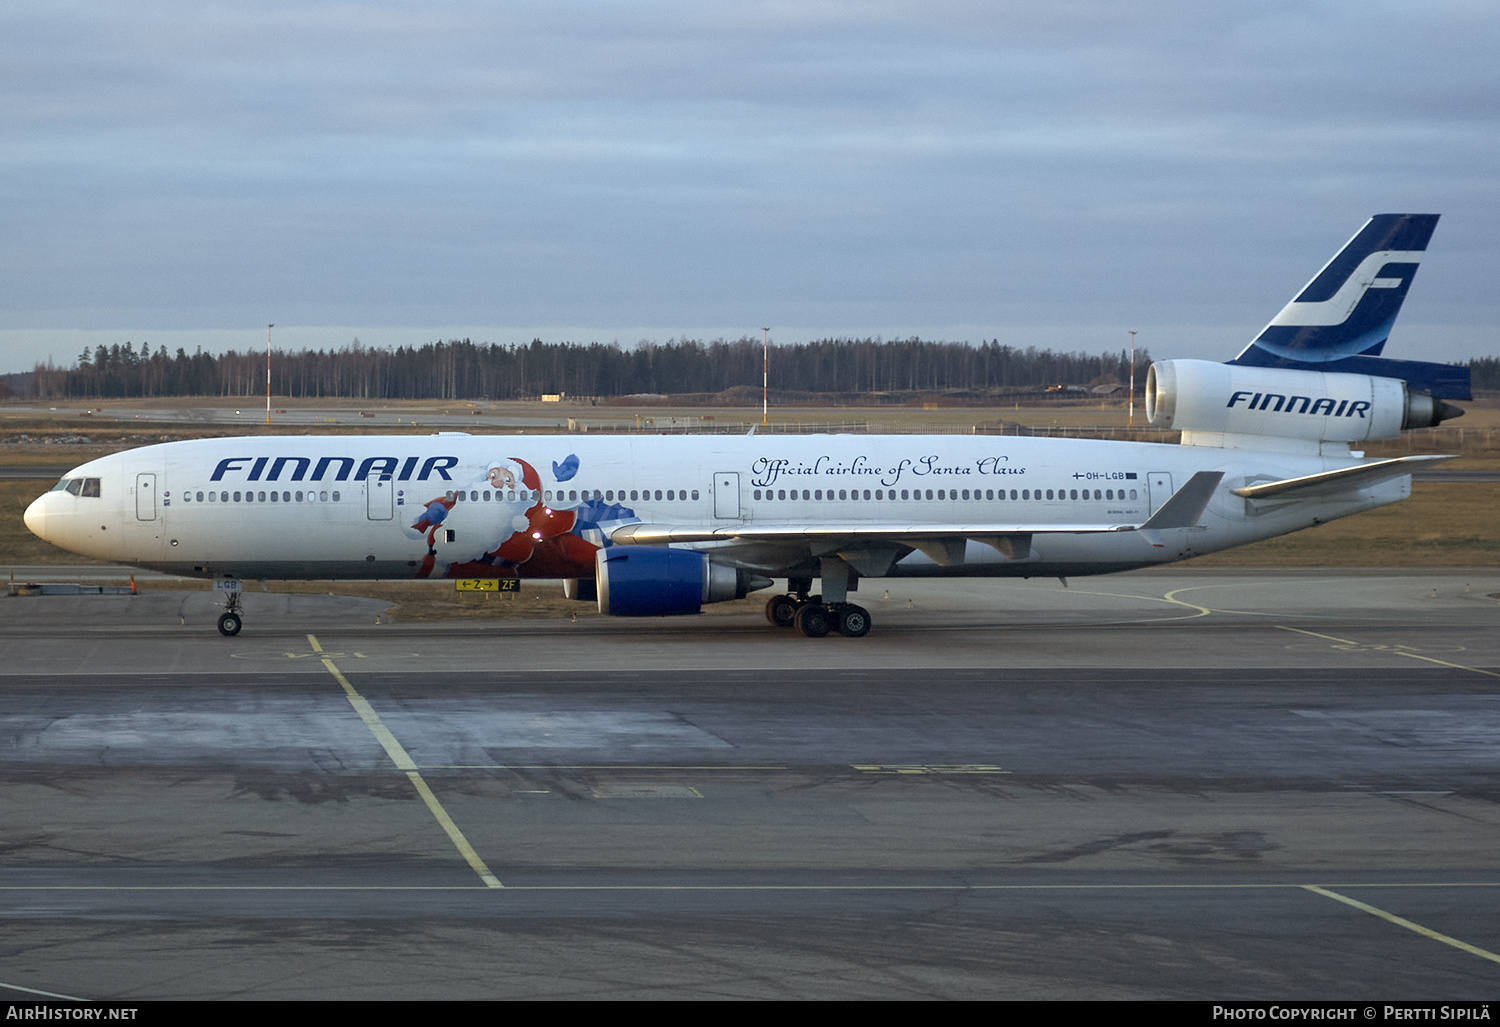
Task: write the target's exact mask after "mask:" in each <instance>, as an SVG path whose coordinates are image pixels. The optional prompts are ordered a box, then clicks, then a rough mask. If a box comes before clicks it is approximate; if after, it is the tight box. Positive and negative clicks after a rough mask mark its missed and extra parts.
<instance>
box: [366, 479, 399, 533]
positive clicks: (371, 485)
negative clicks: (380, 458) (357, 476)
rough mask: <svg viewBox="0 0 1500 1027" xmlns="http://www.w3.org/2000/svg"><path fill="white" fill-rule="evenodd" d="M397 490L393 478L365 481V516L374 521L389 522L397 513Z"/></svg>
mask: <svg viewBox="0 0 1500 1027" xmlns="http://www.w3.org/2000/svg"><path fill="white" fill-rule="evenodd" d="M395 493H396V490H395V488H394V487H393V486H392V484H391V476H390V475H389V474H382V475H380V476H379V477H378V478H366V479H365V515H366V516H367V517H368V518H369V519H370V520H372V521H388V520H390V519H391V518H393V517H394V516H395V515H396V513H395V511H396V505H395V504H396V495H395Z"/></svg>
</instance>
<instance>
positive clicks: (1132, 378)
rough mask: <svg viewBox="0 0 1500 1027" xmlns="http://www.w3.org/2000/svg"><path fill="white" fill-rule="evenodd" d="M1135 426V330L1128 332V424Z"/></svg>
mask: <svg viewBox="0 0 1500 1027" xmlns="http://www.w3.org/2000/svg"><path fill="white" fill-rule="evenodd" d="M1129 427H1131V428H1134V427H1135V332H1134V331H1132V332H1131V333H1130V424H1129Z"/></svg>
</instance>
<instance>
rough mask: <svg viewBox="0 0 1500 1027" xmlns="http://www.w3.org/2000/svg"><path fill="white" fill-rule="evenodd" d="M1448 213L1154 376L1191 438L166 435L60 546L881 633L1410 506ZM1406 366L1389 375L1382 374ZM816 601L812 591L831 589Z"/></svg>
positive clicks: (212, 570)
mask: <svg viewBox="0 0 1500 1027" xmlns="http://www.w3.org/2000/svg"><path fill="white" fill-rule="evenodd" d="M1436 223H1437V216H1436V215H1430V214H1382V215H1378V216H1376V217H1374V218H1372V219H1371V220H1370V221H1369V223H1367V224H1366V225H1365V226H1364V228H1363V229H1361V230H1360V232H1359V233H1358V234H1356V235H1355V237H1354V238H1353V239H1352V240H1350V242H1349V243H1348V244H1347V245H1346V246H1345V247H1344V248H1343V249H1342V250H1341V251H1340V252H1339V254H1338V255H1337V256H1336V257H1334V259H1333V260H1332V261H1331V262H1330V263H1329V264H1328V265H1327V267H1325V268H1324V269H1323V270H1322V271H1321V272H1320V273H1319V274H1318V275H1317V276H1316V277H1315V278H1314V279H1313V280H1312V281H1311V282H1310V283H1309V284H1308V285H1307V286H1306V287H1305V288H1304V289H1303V290H1302V291H1301V292H1300V293H1298V295H1297V297H1296V298H1295V299H1294V300H1293V301H1292V302H1291V303H1289V304H1288V305H1287V307H1286V308H1285V309H1284V310H1283V311H1282V312H1281V314H1279V315H1278V316H1277V317H1276V319H1275V320H1274V321H1272V322H1271V324H1270V325H1269V326H1268V327H1267V328H1266V329H1265V330H1264V331H1263V332H1262V333H1261V335H1260V336H1259V337H1258V338H1257V339H1256V340H1255V341H1254V342H1253V343H1251V345H1250V346H1249V347H1247V349H1246V350H1245V352H1244V353H1242V354H1240V356H1239V357H1237V358H1236V359H1235V360H1234V361H1233V362H1231V363H1228V364H1215V363H1211V362H1208V361H1200V360H1168V361H1161V362H1158V363H1156V364H1155V365H1153V366H1152V368H1151V370H1150V373H1149V374H1148V376H1147V381H1146V410H1147V414H1148V417H1149V419H1150V420H1151V423H1152V424H1155V425H1158V426H1162V427H1168V428H1175V429H1179V430H1181V432H1182V443H1181V444H1180V445H1161V444H1154V443H1135V442H1105V441H1092V440H1078V439H1045V438H1017V437H1008V436H1007V437H995V436H956V435H954V436H948V435H944V436H922V435H895V436H873V435H836V436H830V435H815V436H777V437H772V436H756V435H753V434H752V435H748V436H699V437H682V436H615V437H597V436H595V437H588V436H576V435H567V436H516V435H503V436H502V435H466V434H462V433H446V432H445V433H440V434H437V435H428V436H415V435H412V436H369V437H354V436H308V437H302V438H285V437H252V438H227V439H205V440H201V441H192V442H173V443H166V444H163V445H157V446H147V447H145V448H142V449H135V450H131V451H129V452H125V453H119V454H116V455H114V456H108V457H104V458H101V459H99V460H93V461H90V462H88V463H86V464H83V465H81V466H80V467H78V468H76V469H74V470H72V471H70V472H68V474H67V476H66V477H64V478H63V479H62V480H61V481H59V482H58V483H57V485H56V486H55V487H54V488H53V489H52V490H51V491H50V492H48V493H46V494H45V495H43V496H42V497H40V498H39V499H37V500H36V501H35V502H34V503H32V504H31V506H30V508H29V509H28V510H27V511H26V524H27V526H28V527H29V528H30V529H31V530H32V531H33V532H35V533H36V534H37V535H39V536H41V537H42V538H44V539H46V540H47V541H49V542H53V543H55V544H57V545H59V546H61V547H63V548H65V549H69V550H72V551H74V552H77V553H82V554H85V555H87V556H92V557H98V558H102V559H106V560H110V561H114V562H118V563H122V564H129V565H132V566H136V567H144V568H152V569H157V570H162V571H167V572H170V573H176V574H182V575H190V576H197V577H204V578H214V579H216V580H218V581H219V582H220V584H221V586H222V587H224V589H225V594H226V608H225V611H224V613H223V615H222V616H221V617H220V618H219V630H220V631H221V632H223V633H224V634H226V635H233V634H236V633H237V632H238V631H239V630H240V626H241V617H242V614H241V610H240V607H239V603H238V592H237V591H236V590H235V589H234V583H235V582H237V581H238V580H240V579H245V578H250V579H256V578H277V579H291V578H301V579H339V578H344V579H348V578H385V579H393V578H403V577H405V578H431V577H445V578H480V579H495V578H499V579H518V578H561V579H564V582H565V592H566V594H567V595H569V596H570V597H572V598H576V599H585V600H592V601H597V602H598V604H599V609H600V611H601V612H603V613H606V614H613V615H617V616H636V617H639V616H666V615H673V614H686V613H696V612H698V610H699V609H700V607H701V606H702V604H704V603H713V602H719V601H722V600H728V599H736V598H739V597H742V596H744V595H746V594H747V593H749V592H752V591H756V590H759V589H763V588H769V587H771V585H772V579H773V578H785V579H787V581H788V592H787V593H786V594H784V595H774V596H772V597H771V598H770V599H769V600H768V602H767V604H766V615H767V617H768V619H769V620H770V621H771V623H772V624H775V625H778V626H782V627H790V626H795V627H797V628H798V629H799V630H800V631H801V632H802V634H804V635H806V636H809V637H820V636H823V635H827V634H829V633H830V632H832V631H836V632H839V633H841V634H844V635H848V636H855V637H858V636H861V635H864V634H865V633H866V632H868V631H869V629H870V615H869V613H868V612H867V611H866V610H865V609H863V608H862V607H860V606H858V605H856V604H855V603H852V602H850V601H849V594H850V593H851V592H855V591H856V590H857V588H858V585H859V582H860V581H861V580H862V579H864V578H882V577H905V576H930V577H1038V576H1049V577H1060V578H1063V579H1066V578H1067V577H1068V576H1072V575H1084V574H1101V573H1107V572H1110V571H1120V570H1127V569H1130V568H1135V567H1142V566H1146V565H1149V564H1158V563H1168V562H1171V561H1174V560H1182V559H1186V558H1188V557H1191V556H1196V555H1199V554H1202V553H1211V552H1215V551H1217V550H1221V549H1228V548H1230V547H1231V546H1238V545H1243V544H1245V543H1248V542H1255V541H1258V540H1260V539H1267V538H1272V537H1274V536H1277V535H1284V534H1286V533H1288V532H1292V531H1297V530H1298V529H1301V528H1306V527H1309V526H1311V525H1315V524H1321V523H1323V522H1324V521H1330V520H1333V519H1334V518H1337V517H1346V516H1348V515H1349V514H1353V513H1358V512H1360V511H1362V510H1369V509H1372V508H1374V507H1378V506H1383V505H1385V504H1387V503H1394V502H1396V501H1397V500H1400V499H1403V498H1405V497H1406V496H1407V495H1408V494H1409V493H1410V489H1411V477H1410V475H1411V471H1412V469H1413V466H1414V465H1416V464H1418V463H1420V462H1422V461H1428V460H1441V459H1447V458H1446V457H1428V456H1412V457H1402V458H1399V459H1388V460H1365V459H1363V457H1362V454H1361V453H1358V452H1353V451H1351V449H1350V443H1358V442H1362V441H1366V440H1374V439H1388V438H1393V437H1395V436H1397V435H1398V434H1399V433H1400V432H1401V431H1402V430H1404V429H1408V428H1416V427H1427V426H1431V425H1434V424H1437V423H1438V422H1439V421H1441V420H1443V419H1445V418H1447V417H1452V416H1457V415H1458V414H1461V413H1462V411H1461V410H1459V409H1458V408H1456V407H1453V406H1450V405H1449V404H1447V403H1444V402H1443V400H1444V399H1467V398H1469V396H1468V379H1467V369H1466V368H1460V367H1453V366H1448V365H1439V364H1426V363H1419V362H1412V361H1394V360H1386V359H1384V358H1382V357H1380V356H1379V353H1380V350H1381V347H1382V346H1383V345H1384V343H1385V339H1386V337H1387V336H1388V335H1389V333H1390V328H1391V324H1392V323H1393V322H1394V320H1395V316H1396V313H1397V311H1398V310H1399V309H1400V306H1401V302H1402V300H1403V299H1404V298H1405V296H1406V290H1407V288H1408V287H1409V286H1410V284H1411V280H1412V277H1413V276H1414V274H1415V273H1416V268H1417V264H1418V262H1419V261H1420V260H1421V257H1422V253H1423V252H1424V251H1425V249H1426V247H1427V241H1428V239H1429V237H1430V236H1431V234H1432V231H1433V228H1434V226H1435V225H1436ZM1382 371H1384V372H1386V373H1384V374H1382V373H1381V372H1382ZM815 578H816V579H819V580H820V594H818V595H812V594H810V593H811V592H812V586H813V579H815Z"/></svg>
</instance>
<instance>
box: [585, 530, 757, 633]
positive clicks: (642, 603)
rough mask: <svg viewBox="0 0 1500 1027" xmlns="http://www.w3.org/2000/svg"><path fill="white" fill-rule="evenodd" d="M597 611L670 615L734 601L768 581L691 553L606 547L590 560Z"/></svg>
mask: <svg viewBox="0 0 1500 1027" xmlns="http://www.w3.org/2000/svg"><path fill="white" fill-rule="evenodd" d="M594 574H595V577H594V582H595V587H596V589H597V590H598V593H599V612H600V613H606V614H612V615H613V616H616V617H672V616H676V615H678V614H684V613H697V612H698V610H699V608H700V607H701V606H702V605H703V604H704V603H721V602H724V601H725V600H727V599H740V598H743V597H744V596H745V595H747V594H749V593H750V592H753V591H755V590H756V589H758V588H769V587H770V586H771V584H772V581H771V579H770V578H767V577H765V576H763V575H760V574H755V573H753V572H749V571H746V570H743V569H742V568H738V567H734V566H732V565H730V564H727V563H721V562H719V561H716V560H713V559H711V558H709V557H708V556H705V555H704V554H703V553H697V552H694V551H693V550H691V549H669V548H666V547H664V546H609V547H608V548H606V549H601V550H599V553H598V555H597V556H596V557H595V559H594Z"/></svg>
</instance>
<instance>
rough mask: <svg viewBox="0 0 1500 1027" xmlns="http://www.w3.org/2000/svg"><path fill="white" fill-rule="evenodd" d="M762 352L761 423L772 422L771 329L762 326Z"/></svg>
mask: <svg viewBox="0 0 1500 1027" xmlns="http://www.w3.org/2000/svg"><path fill="white" fill-rule="evenodd" d="M761 332H762V333H763V335H762V338H761V352H760V423H761V424H762V425H763V426H764V425H767V424H769V423H770V416H771V399H770V397H771V329H769V328H762V329H761Z"/></svg>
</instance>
